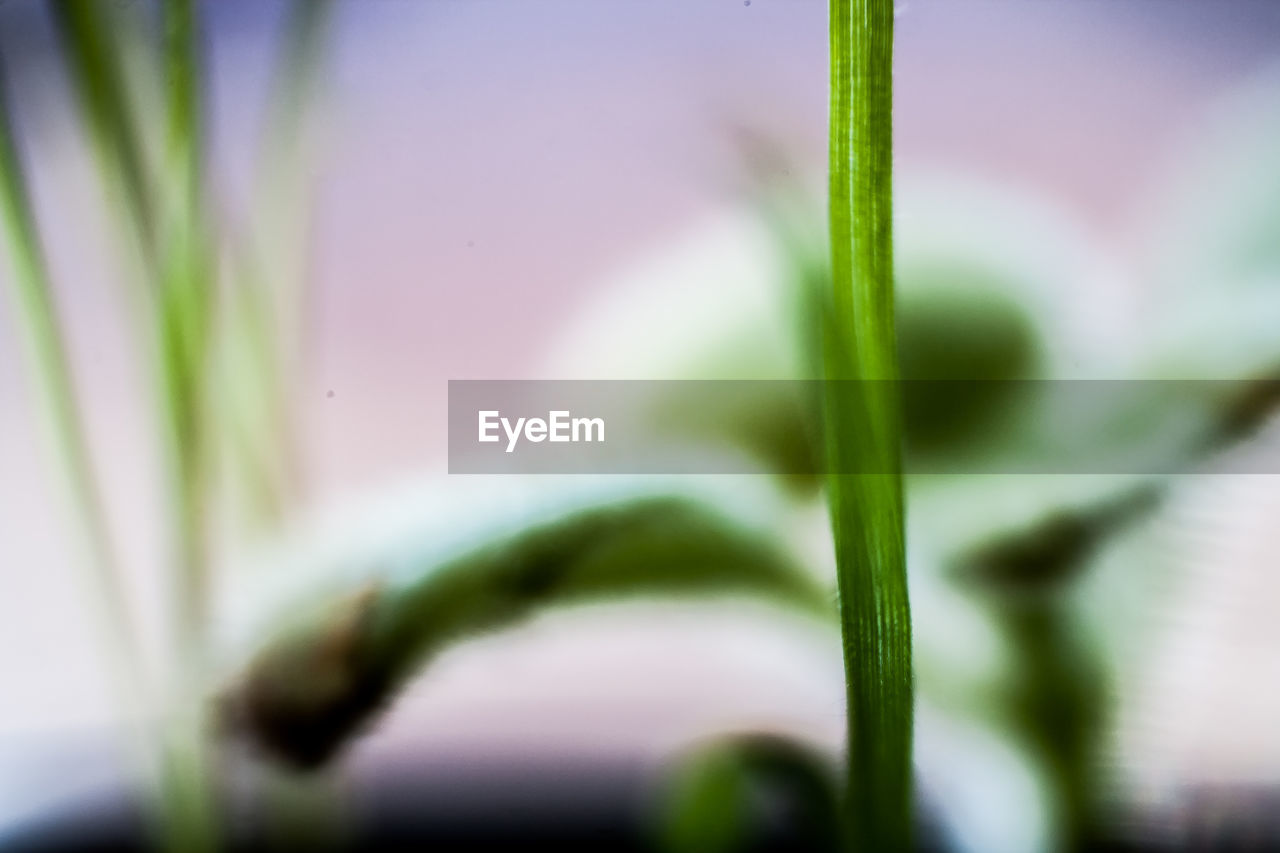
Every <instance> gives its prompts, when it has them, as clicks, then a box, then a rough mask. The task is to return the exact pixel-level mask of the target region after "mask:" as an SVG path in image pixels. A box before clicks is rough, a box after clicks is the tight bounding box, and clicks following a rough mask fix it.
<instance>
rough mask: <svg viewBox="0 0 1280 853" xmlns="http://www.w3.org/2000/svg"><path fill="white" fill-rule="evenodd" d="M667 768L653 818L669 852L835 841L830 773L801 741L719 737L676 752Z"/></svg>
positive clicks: (826, 846) (824, 847)
mask: <svg viewBox="0 0 1280 853" xmlns="http://www.w3.org/2000/svg"><path fill="white" fill-rule="evenodd" d="M668 776H669V778H668V779H667V782H666V788H665V790H663V791H662V796H661V803H660V811H659V814H658V816H657V818H658V819H657V823H658V838H659V844H660V846H661V848H662V849H663V850H666V851H668V852H669V853H737V852H738V851H746V850H756V849H761V848H762V847H763V848H766V849H775V848H776V847H778V846H779V845H781V844H787V845H790V846H791V847H792V848H794V849H803V850H809V851H814V853H817V851H828V850H837V849H839V846H840V839H841V836H842V832H841V818H840V786H839V783H838V777H837V774H836V773H835V767H834V766H833V764H832V762H831V761H830V760H829V759H828V758H827V756H825V755H822V754H820V753H818V752H817V751H816V750H814V749H812V748H811V747H809V746H806V745H804V744H801V743H799V742H797V741H794V740H790V739H788V738H784V737H779V736H777V735H770V734H748V735H738V736H733V737H726V738H721V739H719V740H718V741H716V742H714V743H712V744H709V745H705V746H703V747H701V748H699V749H696V750H694V751H692V752H691V753H690V754H688V755H685V756H681V757H680V758H678V759H677V761H676V762H675V766H674V767H673V769H672V770H671V771H670V772H669V774H668Z"/></svg>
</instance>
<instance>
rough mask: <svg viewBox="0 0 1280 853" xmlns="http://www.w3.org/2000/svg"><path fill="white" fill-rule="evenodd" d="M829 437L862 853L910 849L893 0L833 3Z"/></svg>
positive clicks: (855, 817)
mask: <svg viewBox="0 0 1280 853" xmlns="http://www.w3.org/2000/svg"><path fill="white" fill-rule="evenodd" d="M830 37H831V115H830V121H831V126H830V134H831V136H830V151H829V156H830V164H829V168H830V184H829V193H830V195H829V210H828V215H829V220H830V221H829V227H830V233H831V253H832V290H831V294H830V300H829V303H828V304H827V305H826V306H825V310H824V311H823V315H824V316H825V318H826V320H825V322H824V324H823V325H824V328H823V362H824V366H825V374H826V378H827V379H828V380H847V379H853V380H860V381H859V382H857V383H854V384H855V385H856V389H850V388H848V387H846V385H845V383H842V382H832V381H828V382H827V383H826V387H827V388H828V389H829V390H828V391H827V393H826V394H825V395H824V396H825V404H826V405H825V407H824V434H825V436H826V442H825V443H826V449H827V453H828V461H829V465H830V469H829V470H831V471H834V472H869V473H852V474H851V473H834V474H832V476H831V480H830V483H829V490H830V494H829V499H830V507H831V519H832V527H833V530H834V535H835V546H836V565H837V578H838V584H839V593H840V613H841V615H840V619H841V630H842V633H843V637H844V656H845V677H846V694H847V702H848V706H847V715H848V719H847V725H848V791H847V795H848V799H849V804H848V812H847V816H848V819H849V822H850V832H851V839H850V840H851V843H852V845H853V847H854V848H856V849H859V850H905V849H908V847H909V845H910V824H911V747H912V727H913V685H912V670H911V614H910V607H909V604H908V600H907V577H906V554H905V542H904V526H903V525H904V521H903V495H902V477H901V473H900V470H901V416H900V413H899V409H898V402H897V388H896V379H897V363H896V362H897V352H896V349H897V348H896V341H895V329H894V290H893V242H892V190H893V188H892V158H893V151H892V107H893V95H892V74H893V3H892V0H831V5H830Z"/></svg>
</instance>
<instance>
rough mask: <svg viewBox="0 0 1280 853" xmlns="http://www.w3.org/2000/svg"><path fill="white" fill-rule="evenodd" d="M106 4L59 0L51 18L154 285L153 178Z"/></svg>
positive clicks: (102, 160)
mask: <svg viewBox="0 0 1280 853" xmlns="http://www.w3.org/2000/svg"><path fill="white" fill-rule="evenodd" d="M105 9H106V4H103V3H101V2H98V0H57V2H55V3H53V4H52V6H51V11H52V13H53V22H54V26H55V29H56V30H57V33H58V36H59V40H60V41H61V43H62V52H63V54H64V56H65V57H66V60H67V73H68V76H69V77H70V78H71V83H72V88H73V90H74V91H75V94H76V99H77V101H78V103H79V106H80V111H81V113H82V115H83V117H84V122H85V125H86V126H87V128H88V129H89V132H90V134H91V136H92V138H93V141H94V149H95V151H96V154H97V157H98V160H99V162H100V163H101V164H102V171H103V172H104V173H106V174H108V175H111V176H112V179H113V180H112V181H111V182H110V184H111V189H112V190H114V191H115V192H116V193H118V197H119V198H120V199H123V202H124V207H125V210H126V211H127V213H128V217H127V220H128V223H129V228H130V230H131V237H132V239H133V240H134V241H135V243H136V245H137V249H138V254H139V257H140V258H141V261H142V264H143V266H144V267H145V268H146V269H147V275H146V276H144V278H145V279H149V280H150V281H149V283H152V284H154V283H155V282H154V279H155V278H156V268H155V262H156V257H157V252H158V238H159V234H158V223H157V216H156V213H157V212H156V209H155V207H156V206H155V202H154V195H155V189H156V187H155V182H154V180H153V175H152V173H151V170H150V169H149V168H148V163H147V157H146V151H145V149H144V147H143V145H142V141H141V139H140V135H139V129H138V120H137V117H136V116H135V113H134V109H133V107H134V104H133V102H132V101H131V100H130V99H129V97H128V90H127V88H126V86H125V72H124V68H123V67H122V64H121V62H120V50H121V46H120V45H119V44H118V43H117V42H116V41H115V40H114V39H113V37H112V26H111V23H110V21H109V19H108V17H107V14H106V12H105V11H104V10H105Z"/></svg>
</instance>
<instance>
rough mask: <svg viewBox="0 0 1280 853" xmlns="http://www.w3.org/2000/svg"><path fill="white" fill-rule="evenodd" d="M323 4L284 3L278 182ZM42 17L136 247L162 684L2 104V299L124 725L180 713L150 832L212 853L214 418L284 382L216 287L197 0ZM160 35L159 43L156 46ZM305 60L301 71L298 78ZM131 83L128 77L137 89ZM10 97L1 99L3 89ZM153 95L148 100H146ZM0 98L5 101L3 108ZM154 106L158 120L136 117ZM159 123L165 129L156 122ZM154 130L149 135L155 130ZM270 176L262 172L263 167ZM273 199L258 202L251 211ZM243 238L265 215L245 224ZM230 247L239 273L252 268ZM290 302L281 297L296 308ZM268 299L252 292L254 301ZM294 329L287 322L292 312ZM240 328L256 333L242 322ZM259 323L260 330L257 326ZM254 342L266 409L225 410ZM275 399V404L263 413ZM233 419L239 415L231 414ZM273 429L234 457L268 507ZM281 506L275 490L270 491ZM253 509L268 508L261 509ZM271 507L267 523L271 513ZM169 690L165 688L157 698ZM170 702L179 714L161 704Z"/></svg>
mask: <svg viewBox="0 0 1280 853" xmlns="http://www.w3.org/2000/svg"><path fill="white" fill-rule="evenodd" d="M330 6H331V3H330V2H327V0H294V2H293V3H292V7H293V11H292V12H291V13H290V14H289V17H288V23H287V30H286V35H285V41H286V43H287V49H286V50H285V51H283V52H282V61H281V63H280V67H279V68H278V70H277V73H276V78H277V79H276V82H275V89H276V96H275V99H274V101H275V115H274V116H273V119H272V124H273V129H272V139H273V140H275V142H274V143H273V144H271V145H270V146H264V148H265V150H264V152H263V154H262V158H261V159H262V161H263V162H262V164H261V166H260V169H261V171H262V172H264V173H279V174H285V173H288V172H289V171H290V170H289V169H288V168H287V167H286V166H285V164H286V163H287V162H288V160H287V158H288V156H289V151H288V150H287V148H286V146H285V145H284V144H283V143H282V142H281V140H285V139H290V138H291V137H293V136H294V131H296V129H297V123H298V122H299V121H300V118H301V116H302V114H303V111H304V109H303V108H304V96H305V94H306V93H307V92H308V91H309V90H310V88H311V87H310V85H309V81H308V79H307V78H309V77H310V76H311V75H312V74H313V73H314V71H315V69H316V66H317V63H316V61H315V57H316V55H317V54H318V44H319V42H320V40H321V39H322V36H323V33H324V29H325V28H324V22H325V20H326V19H327V17H328V12H329V9H330ZM49 11H50V14H51V18H52V21H53V24H54V29H55V32H56V34H57V36H58V38H57V45H58V49H59V57H60V59H61V61H62V64H63V66H64V69H65V72H66V76H67V78H68V80H69V81H70V82H71V85H72V88H73V93H74V99H73V101H74V103H75V105H76V107H77V111H78V113H79V119H80V122H81V124H82V125H83V126H84V128H85V130H86V132H87V133H88V136H89V138H90V140H91V143H92V148H93V150H94V152H95V155H96V162H97V166H98V172H99V175H100V177H101V179H102V182H103V184H104V188H105V190H106V192H107V197H108V200H109V201H111V202H113V203H114V204H113V207H115V208H117V209H119V210H120V211H121V212H122V214H123V215H121V216H119V217H117V220H118V221H119V223H120V225H121V230H122V233H121V235H120V238H121V241H122V242H123V243H124V244H125V245H126V246H127V247H128V248H129V251H126V253H125V254H126V255H127V256H128V257H129V258H131V259H132V261H133V263H132V264H131V266H132V267H133V268H134V273H135V275H134V277H135V278H136V280H137V281H138V282H140V284H141V286H140V287H137V288H131V289H130V291H129V293H128V294H127V298H128V300H129V302H130V304H131V305H132V306H133V307H134V308H135V309H136V311H135V314H136V317H137V322H138V326H139V328H138V329H136V330H135V331H137V332H139V334H138V336H137V337H138V338H139V339H140V340H142V341H144V342H147V343H148V344H149V346H148V347H147V349H145V351H144V352H143V353H141V355H142V356H143V358H144V359H145V360H146V361H147V362H148V363H149V364H150V365H151V369H152V372H153V375H154V380H155V384H156V392H155V396H156V403H157V415H156V417H157V425H158V431H159V432H160V433H161V434H162V435H163V436H164V439H165V444H166V452H165V457H166V458H167V462H168V464H167V466H166V467H167V470H168V471H169V473H170V480H171V485H170V488H169V503H170V507H171V509H170V521H169V530H170V537H171V541H172V548H171V553H172V560H171V571H172V575H173V577H172V587H173V589H174V597H173V602H172V606H171V610H170V612H169V614H168V616H169V621H170V624H171V626H172V648H173V649H174V650H175V654H174V659H173V660H172V661H171V667H172V671H171V672H170V673H169V674H168V675H167V676H165V677H156V676H155V675H154V674H151V673H148V672H147V671H146V667H145V665H144V658H143V654H142V649H141V648H140V645H139V642H138V640H137V638H136V637H135V636H134V626H135V625H136V624H137V620H136V619H135V618H134V616H133V614H132V613H131V610H130V603H129V601H128V600H127V595H126V593H125V585H124V580H123V568H122V566H121V559H120V556H119V554H118V551H117V548H116V545H115V543H114V541H113V535H112V531H111V527H110V524H109V521H108V518H107V513H106V511H105V508H104V499H103V495H102V487H101V484H100V482H99V475H98V473H97V470H96V466H95V464H94V461H93V459H92V452H91V445H90V442H89V439H88V437H89V435H91V432H92V427H91V426H90V424H89V422H88V420H87V419H86V417H85V412H84V406H83V405H82V404H81V402H80V399H79V394H78V390H77V382H76V378H75V375H74V371H73V367H72V363H71V359H70V357H69V355H68V345H67V339H66V332H65V330H64V324H63V321H62V319H61V316H60V312H59V309H58V299H57V296H56V293H55V286H54V282H53V281H52V280H51V276H50V273H49V268H48V262H47V259H46V256H45V252H46V247H47V243H48V241H47V240H45V239H43V238H42V234H41V228H40V225H39V223H38V222H37V220H36V216H35V211H34V207H33V204H32V199H31V190H30V180H29V177H28V175H29V171H28V170H29V168H30V167H29V166H28V165H26V164H25V163H24V158H23V154H22V151H21V144H20V134H19V130H18V127H17V125H16V121H15V116H14V112H13V111H12V110H11V109H10V108H9V103H8V101H7V98H6V99H5V100H4V101H3V102H0V107H2V109H0V191H2V193H3V199H2V201H3V206H4V215H5V226H6V230H7V236H8V238H9V242H10V245H11V255H12V258H13V261H14V276H13V282H14V286H15V289H16V295H17V297H18V303H19V306H20V308H21V313H20V316H21V317H22V319H23V321H24V325H25V329H26V332H27V335H26V337H27V339H28V340H29V342H30V345H31V346H30V349H31V355H32V363H33V365H34V366H35V367H36V369H37V370H38V372H39V377H40V383H39V384H40V387H41V388H42V389H43V390H44V392H45V395H46V398H47V401H48V405H47V408H48V411H49V416H50V419H51V421H52V424H53V427H54V432H55V435H56V436H57V438H58V440H59V456H60V457H61V459H62V461H63V463H64V465H65V467H66V469H67V472H68V475H69V479H70V482H71V489H72V492H73V494H74V496H75V499H76V505H77V507H78V510H79V516H80V526H81V527H82V529H83V531H84V534H85V537H86V539H87V541H88V543H89V545H90V550H91V552H92V566H93V569H94V571H93V578H92V580H93V585H92V588H93V590H94V592H95V593H96V594H95V595H94V599H95V600H96V601H98V602H100V603H101V605H102V609H103V611H104V615H105V618H104V620H103V621H104V623H105V631H106V633H107V635H108V637H109V638H110V640H111V643H110V646H111V648H112V649H113V650H114V654H113V659H114V660H115V662H116V664H117V669H118V671H119V672H120V674H121V681H122V684H124V685H126V687H125V690H124V693H125V696H126V697H127V699H128V700H129V702H130V703H131V710H130V711H129V712H128V714H129V715H132V714H133V713H134V712H136V711H138V710H139V709H138V706H141V707H142V708H144V709H145V708H148V707H152V706H153V705H154V704H157V703H158V704H160V705H161V706H162V707H163V706H165V705H167V704H169V703H170V702H173V701H176V704H177V710H176V711H172V710H171V711H170V718H171V721H172V722H171V730H170V731H169V732H168V733H167V734H166V735H165V737H164V738H163V739H162V740H163V741H164V742H163V743H162V744H159V745H155V744H153V745H152V746H153V747H156V746H158V748H159V753H158V754H153V758H152V759H149V764H150V773H151V775H152V776H153V777H154V778H155V779H156V784H157V785H158V786H159V788H160V791H159V792H158V797H157V805H158V808H159V809H160V810H161V812H162V814H160V815H157V817H158V819H159V829H160V831H161V832H162V833H163V838H164V841H165V843H166V845H167V846H168V847H169V848H170V849H175V850H184V851H195V850H201V849H211V848H213V847H215V846H216V845H217V841H216V833H215V829H216V824H215V821H214V808H213V807H214V803H213V801H212V791H213V790H214V788H213V785H212V784H211V782H212V776H211V768H210V767H209V766H208V762H207V759H206V749H205V743H204V740H205V737H206V735H205V732H206V730H207V726H206V723H205V721H204V719H203V713H202V711H201V710H200V707H201V706H200V698H201V697H200V691H201V680H202V676H203V670H204V666H205V664H206V660H205V657H206V645H207V642H208V638H207V617H208V613H207V611H208V607H209V604H210V571H211V565H212V561H213V559H214V557H215V555H214V554H213V553H212V549H211V536H210V529H209V528H210V524H211V521H212V519H213V517H214V510H215V508H216V507H217V505H218V499H219V493H220V483H219V482H218V480H217V478H216V476H215V473H216V471H217V466H216V464H215V462H216V454H217V452H218V451H219V448H218V447H217V445H216V442H215V438H216V437H217V436H218V435H220V434H222V433H223V430H221V429H220V428H219V427H220V424H219V423H218V419H219V418H223V417H225V418H228V419H231V420H232V421H233V422H244V421H250V422H252V421H253V415H252V413H251V410H252V409H253V408H255V407H257V408H271V409H273V410H283V409H285V408H287V405H288V401H287V400H286V399H284V395H283V392H281V391H280V389H283V388H285V387H288V386H289V385H290V382H289V380H288V378H287V377H285V376H283V375H281V374H282V372H283V370H284V369H285V368H284V365H285V364H286V363H287V362H286V360H285V359H283V358H281V357H279V355H278V354H277V353H276V352H275V349H276V348H277V347H278V346H279V343H278V341H277V337H278V336H277V334H276V330H275V329H274V328H273V324H272V323H271V322H270V318H266V319H265V320H263V321H261V322H247V321H246V317H245V316H244V315H241V314H235V313H230V312H225V311H223V310H222V308H223V303H224V302H225V301H226V300H225V299H224V298H223V297H222V295H221V293H220V290H221V285H222V282H223V280H224V278H235V276H234V275H233V274H232V273H236V272H238V273H240V276H239V277H240V278H241V279H245V280H248V279H250V276H249V275H248V274H247V272H245V271H243V270H233V271H230V272H229V271H227V270H224V269H223V267H222V265H221V264H220V263H219V260H220V251H219V250H220V249H221V248H222V247H223V244H224V242H225V237H224V235H223V234H221V233H219V224H218V220H217V218H216V217H215V215H214V214H215V211H214V210H213V205H212V202H211V193H210V192H209V188H208V179H209V174H208V172H209V168H208V163H209V152H208V142H207V133H206V130H205V125H206V113H207V109H208V106H207V94H206V93H207V85H208V79H209V74H208V71H207V69H206V67H205V58H204V56H203V55H202V46H203V39H202V34H201V26H200V24H201V22H200V9H199V7H198V6H197V4H196V2H195V0H163V2H162V3H160V4H159V16H158V17H159V20H158V21H152V20H148V19H145V15H144V14H143V13H144V12H149V11H150V8H149V7H148V8H146V9H144V10H141V11H140V10H138V9H136V8H129V9H123V8H118V7H115V6H109V5H107V4H104V3H101V2H95V0H53V2H51V3H50V4H49ZM157 30H158V32H156V31H157ZM137 47H142V48H143V49H144V50H143V58H142V67H143V68H144V69H145V70H146V72H147V74H148V77H149V79H145V80H135V79H133V78H132V77H131V75H130V70H131V69H130V68H129V67H128V64H127V63H126V62H125V57H126V52H127V51H128V50H129V49H131V48H137ZM300 58H305V60H306V61H301V59H300ZM135 76H136V75H135ZM3 88H4V87H3V86H2V85H0V89H3ZM157 93H158V97H157ZM4 97H5V93H3V92H0V98H4ZM154 102H158V103H159V104H160V105H161V107H160V109H159V110H158V111H156V110H152V111H150V112H149V111H148V110H147V109H146V107H148V106H150V105H151V104H152V103H154ZM154 112H158V113H159V114H160V116H161V117H162V122H159V123H157V122H151V123H149V122H148V121H146V119H149V118H151V115H152V113H154ZM155 125H158V126H155ZM268 161H270V162H268ZM267 201H268V199H266V198H265V193H264V198H262V199H256V200H255V202H254V206H255V208H261V207H264V206H265V204H266V202H267ZM249 216H250V219H251V226H250V228H248V229H247V230H248V233H254V232H255V231H256V230H257V229H256V225H257V222H256V221H253V220H255V219H257V218H260V216H261V214H260V213H258V212H256V211H251V212H250V214H249ZM247 253H248V252H247V249H244V248H241V249H239V250H238V251H237V253H236V255H237V256H242V255H244V254H247ZM249 287H252V288H255V289H256V290H262V289H264V282H263V280H262V279H261V278H254V279H253V280H251V281H247V282H245V283H239V289H241V290H243V289H245V288H249ZM299 292H300V290H299V289H298V288H295V289H294V290H293V291H292V292H291V293H290V294H289V296H290V298H297V294H298V293H299ZM270 298H271V297H270V296H269V295H266V294H261V293H255V296H254V299H256V300H259V301H268V300H269V299H270ZM295 313H296V312H295ZM249 319H250V320H254V319H255V318H253V317H250V318H249ZM256 319H259V320H261V319H262V318H256ZM242 340H247V341H249V342H250V345H249V346H248V347H247V349H249V351H250V352H251V353H252V355H251V358H252V359H253V364H252V365H251V371H250V372H252V373H253V374H255V375H257V376H260V377H266V378H265V379H264V381H263V383H262V387H264V388H267V389H271V392H270V393H268V394H267V395H266V397H267V398H266V399H261V398H260V399H258V400H256V401H250V402H248V403H246V402H244V401H242V400H240V401H238V400H234V399H232V400H224V399H223V397H224V396H225V395H227V394H228V388H227V387H226V386H228V385H230V384H231V383H227V382H225V381H224V380H225V379H226V377H225V376H224V375H223V374H222V373H220V372H219V370H218V366H219V363H220V362H219V359H220V358H222V357H224V356H223V353H222V350H223V349H224V348H229V347H235V346H239V345H241V344H240V343H239V342H240V341H242ZM273 395H274V396H273ZM226 403H231V404H232V405H224V404H226ZM285 425H286V419H285V418H283V417H277V418H274V419H270V420H268V421H266V422H265V423H261V422H259V423H258V424H257V426H256V427H254V428H250V429H248V430H244V429H241V430H239V432H238V434H239V435H241V436H243V440H242V441H241V442H240V444H239V446H238V450H239V452H240V455H241V460H242V466H241V469H242V471H243V472H249V471H253V472H255V476H254V477H253V478H249V477H246V478H244V479H245V480H246V481H247V482H248V483H249V488H250V490H251V491H255V490H256V491H258V492H262V491H266V489H265V486H264V483H263V480H262V472H264V471H268V472H269V471H271V466H270V465H264V464H263V460H272V459H282V458H285V457H286V455H287V454H286V453H285V452H284V449H286V448H290V447H292V445H293V437H292V436H291V435H289V434H288V432H287V430H286V429H285V428H284V427H285ZM272 493H273V494H274V495H276V496H277V497H279V496H280V495H282V494H283V490H282V489H273V490H272ZM255 503H256V505H258V506H263V505H265V503H266V502H265V501H257V502H255ZM278 503H279V502H278V501H277V502H276V508H277V509H278V508H279V506H278ZM166 684H167V685H168V687H167V688H166V687H165V685H166ZM169 690H172V691H174V692H175V694H176V699H175V698H173V697H170V696H169V694H168V692H167V691H169Z"/></svg>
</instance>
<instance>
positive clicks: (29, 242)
mask: <svg viewBox="0 0 1280 853" xmlns="http://www.w3.org/2000/svg"><path fill="white" fill-rule="evenodd" d="M0 205H2V206H3V215H4V221H5V228H6V231H7V232H8V236H9V251H10V255H11V259H12V263H13V267H14V279H13V284H14V288H15V290H16V295H17V301H18V305H19V308H20V315H21V316H22V317H23V319H24V320H25V325H26V332H27V338H28V341H29V344H30V347H31V351H32V357H33V361H34V362H35V365H36V367H37V368H38V370H39V371H40V376H41V382H40V385H41V388H42V389H43V391H44V393H45V396H46V400H47V405H48V411H49V417H50V421H51V423H52V426H53V431H54V435H55V436H56V438H57V441H58V446H59V450H60V453H59V455H60V457H61V458H62V460H63V463H64V464H65V466H66V471H67V476H68V479H69V480H70V484H71V491H72V494H73V497H74V499H75V505H76V510H77V512H78V513H79V515H80V522H81V526H82V528H83V530H84V532H85V534H86V539H87V540H88V545H89V549H90V551H91V552H92V561H93V565H94V567H95V571H94V572H93V574H92V575H91V577H90V582H91V586H92V588H93V590H94V592H95V593H96V595H95V600H96V601H98V602H100V605H101V608H102V618H103V622H104V623H105V629H106V631H107V634H108V637H109V640H110V647H111V649H112V653H111V657H112V660H111V661H110V663H111V665H112V666H113V667H114V668H115V670H116V672H117V674H118V675H119V676H120V677H121V678H122V679H123V681H124V683H125V684H126V685H127V686H126V688H125V692H126V693H127V694H128V699H129V701H131V702H137V701H140V700H141V698H142V690H143V678H142V674H141V672H140V667H141V661H142V656H141V654H140V653H139V645H138V641H137V638H136V637H135V635H134V630H133V622H132V620H131V619H130V615H129V607H128V604H127V601H126V597H125V593H124V586H123V577H122V571H121V566H120V562H119V559H118V557H117V551H116V547H115V543H114V542H113V541H112V536H111V529H110V525H109V524H108V521H107V514H106V509H105V507H104V504H103V499H102V493H101V490H100V488H99V485H98V481H97V477H96V475H95V472H94V469H93V462H92V455H91V453H90V450H89V442H88V438H87V434H86V430H85V426H84V420H83V416H82V413H81V411H80V404H79V400H78V399H77V396H76V383H75V378H74V376H73V374H72V368H71V363H70V359H69V357H68V355H67V346H66V341H65V339H64V336H63V332H62V326H61V323H60V321H59V319H58V310H57V306H56V305H55V304H54V298H53V286H52V283H51V281H50V277H49V271H48V266H47V264H46V261H45V257H44V250H43V247H42V245H41V242H40V237H39V234H38V232H37V227H36V222H35V213H34V210H33V208H32V204H31V198H30V195H29V193H28V189H27V184H26V180H25V177H24V170H23V167H22V160H21V158H20V156H19V153H18V145H17V136H16V129H15V125H14V122H13V117H12V114H11V111H10V109H9V104H8V96H7V93H6V91H5V84H4V80H3V74H0Z"/></svg>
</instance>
